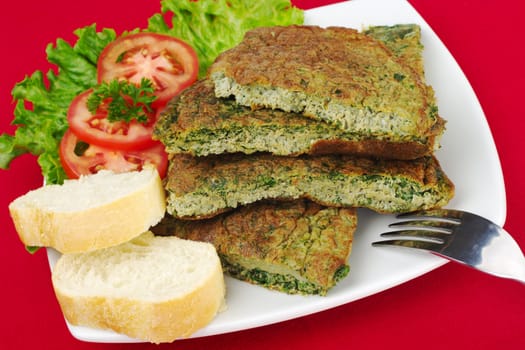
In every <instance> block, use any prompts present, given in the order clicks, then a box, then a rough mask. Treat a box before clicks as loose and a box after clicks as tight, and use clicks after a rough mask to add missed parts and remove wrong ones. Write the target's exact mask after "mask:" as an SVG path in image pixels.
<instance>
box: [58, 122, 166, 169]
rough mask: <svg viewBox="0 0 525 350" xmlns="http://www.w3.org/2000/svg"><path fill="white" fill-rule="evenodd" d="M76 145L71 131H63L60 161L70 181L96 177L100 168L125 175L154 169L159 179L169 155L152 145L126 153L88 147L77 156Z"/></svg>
mask: <svg viewBox="0 0 525 350" xmlns="http://www.w3.org/2000/svg"><path fill="white" fill-rule="evenodd" d="M79 142H80V140H79V139H78V137H77V136H76V135H75V134H74V133H73V131H72V130H71V129H68V130H67V131H66V133H65V134H64V136H63V137H62V140H61V142H60V148H59V155H60V162H61V163H62V167H63V168H64V171H65V172H66V175H67V176H68V177H69V178H71V179H77V178H79V177H80V175H88V174H95V173H97V172H98V171H99V170H101V169H107V170H112V171H114V172H127V171H134V170H141V169H143V168H144V167H146V166H155V167H156V168H157V171H158V173H159V175H160V177H161V178H164V177H165V176H166V172H167V168H168V156H167V154H166V152H165V149H164V145H163V144H161V143H160V142H155V144H154V145H153V146H151V147H149V148H145V149H140V150H127V151H124V150H116V149H109V148H104V147H100V146H96V145H89V147H88V148H87V149H86V150H85V152H84V153H83V155H80V156H79V155H77V154H75V147H77V144H78V143H79Z"/></svg>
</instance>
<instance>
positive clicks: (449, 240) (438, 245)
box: [372, 209, 525, 284]
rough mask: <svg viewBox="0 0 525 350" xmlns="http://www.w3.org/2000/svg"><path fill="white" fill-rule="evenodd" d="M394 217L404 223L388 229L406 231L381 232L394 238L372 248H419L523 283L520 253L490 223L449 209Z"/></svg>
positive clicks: (524, 261) (524, 273)
mask: <svg viewBox="0 0 525 350" xmlns="http://www.w3.org/2000/svg"><path fill="white" fill-rule="evenodd" d="M397 218H400V219H408V220H405V221H400V222H395V223H393V224H390V225H389V227H406V228H407V229H404V230H398V231H391V232H385V233H382V234H381V237H392V238H395V239H390V240H384V241H377V242H373V243H372V245H373V246H399V247H409V248H416V249H422V250H426V251H430V252H431V253H434V254H436V255H438V256H441V257H444V258H446V259H448V260H451V261H455V262H459V263H463V264H466V265H467V266H470V267H473V268H475V269H477V270H480V271H483V272H486V273H488V274H491V275H495V276H498V277H504V278H510V279H514V280H517V281H520V282H522V283H524V284H525V257H524V256H523V252H522V251H521V249H520V247H519V245H518V244H517V243H516V241H515V240H514V239H513V238H512V236H511V235H510V234H509V233H508V232H506V231H505V230H504V229H503V228H502V227H500V226H498V225H496V224H495V223H493V222H491V221H490V220H488V219H486V218H483V217H481V216H479V215H476V214H473V213H469V212H465V211H461V210H449V209H434V210H423V211H416V212H412V213H405V214H400V215H398V216H397ZM396 237H397V238H396ZM410 238H412V239H410Z"/></svg>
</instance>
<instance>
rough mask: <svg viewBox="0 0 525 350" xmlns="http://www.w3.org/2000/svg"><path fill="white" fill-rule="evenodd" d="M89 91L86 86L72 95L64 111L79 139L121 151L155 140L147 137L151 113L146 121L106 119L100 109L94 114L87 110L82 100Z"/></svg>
mask: <svg viewBox="0 0 525 350" xmlns="http://www.w3.org/2000/svg"><path fill="white" fill-rule="evenodd" d="M92 92H93V91H92V90H91V89H90V90H87V91H85V92H83V93H81V94H80V95H78V96H77V97H75V99H74V100H73V101H72V102H71V105H70V106H69V110H68V112H67V121H68V123H69V127H70V128H71V130H73V132H74V133H75V134H76V135H77V136H78V138H79V139H81V140H84V141H85V142H87V143H89V144H95V145H97V146H102V147H109V148H118V149H122V150H130V149H141V148H147V147H151V146H152V145H153V144H154V143H155V141H153V140H152V139H151V135H152V133H153V126H154V124H155V119H156V115H155V113H151V116H150V118H149V120H148V122H146V123H139V122H137V121H136V120H132V121H131V122H129V123H128V122H124V121H117V122H110V121H109V120H108V119H107V113H106V111H105V110H104V109H103V108H100V109H99V110H98V111H97V112H96V113H95V114H92V113H91V112H90V111H89V110H88V108H87V105H86V102H87V100H88V98H89V95H90V94H91V93H92Z"/></svg>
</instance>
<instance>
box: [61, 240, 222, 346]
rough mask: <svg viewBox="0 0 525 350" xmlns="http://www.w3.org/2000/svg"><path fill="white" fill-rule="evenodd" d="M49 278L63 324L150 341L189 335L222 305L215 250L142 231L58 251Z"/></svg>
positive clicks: (167, 339) (159, 341)
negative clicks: (99, 245) (102, 245)
mask: <svg viewBox="0 0 525 350" xmlns="http://www.w3.org/2000/svg"><path fill="white" fill-rule="evenodd" d="M52 281H53V288H54V290H55V294H56V296H57V299H58V302H59V304H60V307H61V308H62V311H63V313H64V316H65V317H66V319H67V320H68V322H69V323H71V324H74V325H81V326H88V327H92V328H102V329H109V330H113V331H115V332H118V333H121V334H125V335H127V336H129V337H132V338H136V339H141V340H146V341H150V342H153V343H161V342H171V341H174V340H176V339H178V338H186V337H189V336H190V335H191V334H193V333H194V332H195V331H196V330H198V329H199V328H202V327H204V326H205V325H207V324H208V323H209V322H210V321H211V320H212V319H213V318H214V317H215V315H216V314H217V312H219V311H220V310H221V308H222V307H223V306H224V297H225V284H224V276H223V273H222V268H221V264H220V260H219V257H218V255H217V252H216V250H215V248H214V247H213V246H212V245H211V244H209V243H204V242H194V241H189V240H183V239H180V238H177V237H158V236H154V235H153V234H152V233H151V232H149V231H148V232H146V233H144V234H142V235H141V236H139V237H137V238H134V239H133V240H131V241H129V242H126V243H123V244H121V245H118V246H114V247H110V248H106V249H100V250H96V251H93V252H87V253H78V254H64V255H62V256H61V257H60V258H59V260H58V261H57V263H56V265H55V267H54V269H53V274H52Z"/></svg>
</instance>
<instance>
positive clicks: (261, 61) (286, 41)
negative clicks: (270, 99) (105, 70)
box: [208, 26, 438, 137]
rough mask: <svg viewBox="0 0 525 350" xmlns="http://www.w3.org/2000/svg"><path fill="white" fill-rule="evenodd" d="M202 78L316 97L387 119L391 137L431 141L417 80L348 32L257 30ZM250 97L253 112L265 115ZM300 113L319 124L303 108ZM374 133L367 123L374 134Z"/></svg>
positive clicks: (431, 113) (423, 89) (430, 120)
mask: <svg viewBox="0 0 525 350" xmlns="http://www.w3.org/2000/svg"><path fill="white" fill-rule="evenodd" d="M418 69H419V68H418ZM208 75H209V76H210V77H212V79H214V80H215V81H216V82H217V80H216V79H217V77H220V76H222V75H224V76H226V77H227V78H230V79H232V80H233V81H234V82H235V83H236V84H239V85H240V86H251V87H253V86H257V87H263V88H266V89H270V90H272V89H276V88H280V89H283V90H284V91H289V92H300V93H304V94H305V95H306V96H310V97H315V98H317V99H319V100H320V101H324V103H325V104H326V106H329V105H330V104H337V105H338V106H347V107H355V108H357V109H360V110H365V111H370V112H371V113H384V114H385V115H391V116H392V118H393V119H395V120H390V121H389V123H392V125H394V126H393V128H392V129H393V130H392V131H391V132H392V133H396V132H399V133H400V134H399V135H405V136H407V137H422V136H430V135H432V134H433V133H434V131H435V129H434V125H435V124H436V122H437V121H438V117H437V114H435V113H436V111H435V106H433V104H432V103H431V101H429V98H430V96H429V94H428V89H427V86H426V84H425V82H424V81H423V78H422V77H421V76H419V74H418V72H417V71H416V70H414V69H412V68H411V67H409V66H408V63H407V62H405V61H404V60H403V57H396V56H395V55H394V54H393V53H392V51H391V50H390V49H389V48H388V47H387V46H386V45H385V44H383V43H381V42H380V41H379V40H376V39H374V38H372V37H371V36H367V35H365V34H363V33H360V32H358V31H356V30H354V29H350V28H340V27H329V28H320V27H317V26H288V27H265V28H256V29H254V30H251V31H249V32H247V33H246V35H245V38H244V40H243V41H242V42H241V43H240V44H239V45H238V46H236V47H235V48H233V49H230V50H228V51H225V52H223V53H222V54H221V55H220V56H219V57H218V58H217V60H216V61H215V63H214V64H213V65H212V66H211V67H210V70H209V73H208ZM219 79H220V78H219ZM216 92H217V90H216ZM254 95H255V96H253V98H252V99H253V103H251V104H250V105H251V107H252V108H259V107H268V106H267V105H266V103H265V104H261V103H260V102H257V101H259V100H260V98H259V96H258V94H254ZM236 97H237V99H238V101H239V96H237V95H236ZM273 108H275V107H273ZM279 108H281V109H286V110H288V109H287V108H288V106H279ZM299 108H300V107H299ZM319 108H320V107H319V106H317V105H316V107H314V109H316V110H319ZM338 108H339V107H338ZM338 108H336V109H335V110H337V111H338V110H339V109H338ZM319 112H320V113H324V112H323V111H319ZM303 113H304V114H305V115H307V116H309V117H313V118H318V117H319V115H317V112H311V111H310V112H309V111H308V108H305V109H304V111H303ZM334 114H336V115H333V116H331V117H330V119H333V120H334V121H337V119H338V118H339V116H338V115H337V112H334ZM322 118H324V117H322ZM336 125H337V126H338V127H341V128H348V130H353V128H354V127H355V126H354V125H347V124H346V123H345V122H342V124H341V123H337V122H336ZM377 126H378V124H377V123H376V122H374V128H375V127H377ZM359 128H360V129H361V130H364V129H366V126H359ZM381 130H382V131H378V132H379V133H385V132H386V131H385V130H387V129H381ZM372 133H374V131H372Z"/></svg>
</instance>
